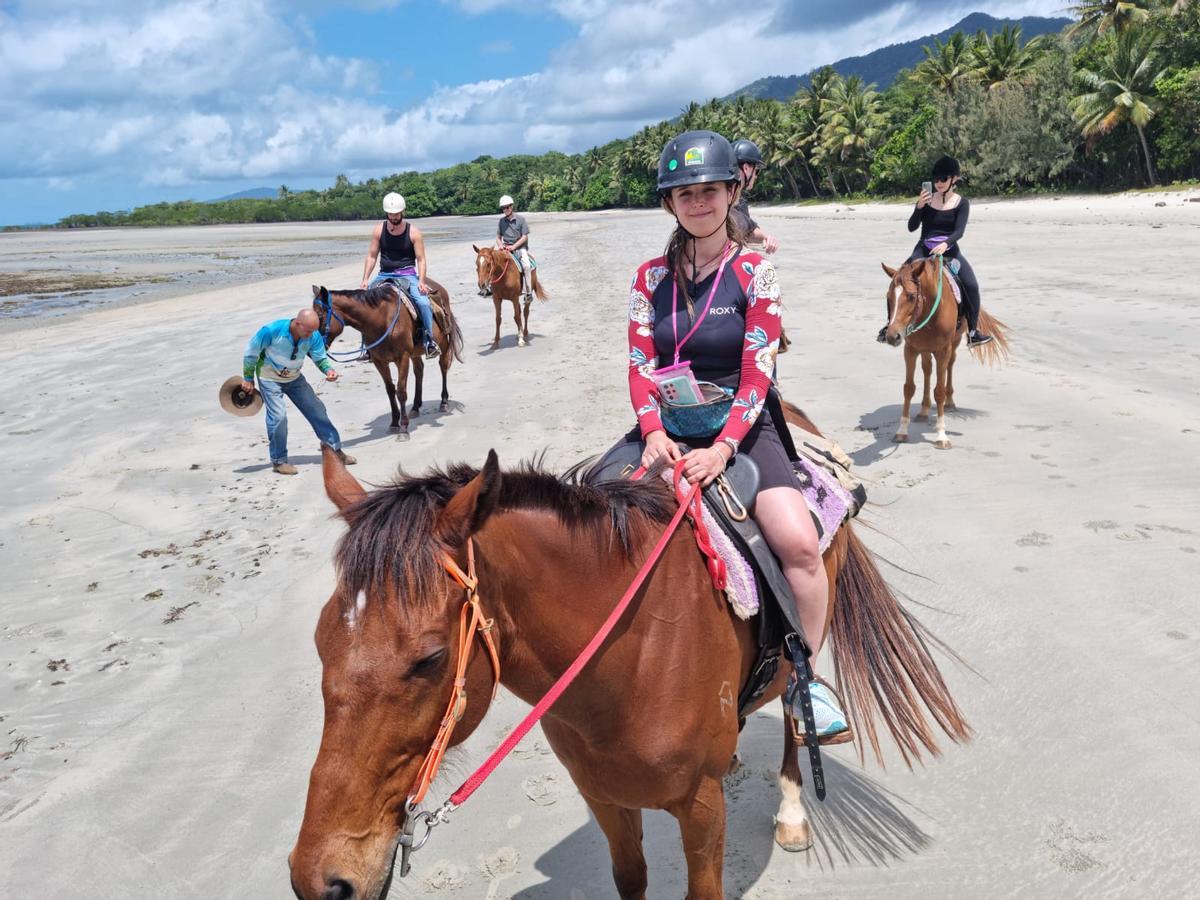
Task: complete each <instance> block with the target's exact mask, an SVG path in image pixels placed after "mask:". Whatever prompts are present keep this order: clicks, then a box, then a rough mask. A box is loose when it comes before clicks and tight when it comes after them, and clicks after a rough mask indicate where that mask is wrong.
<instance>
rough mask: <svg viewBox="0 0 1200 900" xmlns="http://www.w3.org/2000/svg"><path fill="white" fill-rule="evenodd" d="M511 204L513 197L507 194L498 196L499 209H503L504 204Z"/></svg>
mask: <svg viewBox="0 0 1200 900" xmlns="http://www.w3.org/2000/svg"><path fill="white" fill-rule="evenodd" d="M512 205H513V198H512V197H510V196H508V194H505V195H504V196H503V197H501V198H500V208H501V209H504V207H506V206H512Z"/></svg>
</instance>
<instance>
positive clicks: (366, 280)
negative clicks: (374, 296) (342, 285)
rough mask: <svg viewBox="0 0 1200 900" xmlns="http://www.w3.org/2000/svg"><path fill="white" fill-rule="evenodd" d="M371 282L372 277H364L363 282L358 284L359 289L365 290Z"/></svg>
mask: <svg viewBox="0 0 1200 900" xmlns="http://www.w3.org/2000/svg"><path fill="white" fill-rule="evenodd" d="M370 283H371V279H370V278H364V279H363V280H362V284H360V285H359V286H358V289H359V290H360V291H365V290H366V289H367V286H368V285H369V284H370Z"/></svg>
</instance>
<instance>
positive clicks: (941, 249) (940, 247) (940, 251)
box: [929, 241, 950, 256]
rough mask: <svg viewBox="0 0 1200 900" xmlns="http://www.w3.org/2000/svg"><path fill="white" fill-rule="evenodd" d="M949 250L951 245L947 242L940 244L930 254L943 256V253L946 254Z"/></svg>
mask: <svg viewBox="0 0 1200 900" xmlns="http://www.w3.org/2000/svg"><path fill="white" fill-rule="evenodd" d="M949 249H950V245H949V244H947V243H946V242H945V241H942V242H941V243H940V244H938V245H937V246H936V247H934V248H933V249H932V250H930V251H929V252H930V253H932V254H933V255H934V256H941V255H942V254H943V253H945V252H946V251H947V250H949Z"/></svg>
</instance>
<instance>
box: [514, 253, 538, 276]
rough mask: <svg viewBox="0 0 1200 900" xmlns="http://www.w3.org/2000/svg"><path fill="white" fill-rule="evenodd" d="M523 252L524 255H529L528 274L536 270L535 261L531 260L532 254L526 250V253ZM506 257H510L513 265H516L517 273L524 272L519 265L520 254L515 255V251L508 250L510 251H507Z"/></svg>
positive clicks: (523, 268) (522, 267)
mask: <svg viewBox="0 0 1200 900" xmlns="http://www.w3.org/2000/svg"><path fill="white" fill-rule="evenodd" d="M525 252H526V253H528V255H529V271H530V272H532V271H533V270H534V269H536V268H537V260H536V259H534V258H533V254H532V253H529V251H528V250H527V251H525ZM508 255H509V256H510V257H512V261H513V262H514V263H516V265H517V271H519V272H524V271H525V267H524V266H522V265H521V256H520V254H519V253H517V252H516V251H513V250H510V251H508Z"/></svg>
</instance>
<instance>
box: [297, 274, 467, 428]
mask: <svg viewBox="0 0 1200 900" xmlns="http://www.w3.org/2000/svg"><path fill="white" fill-rule="evenodd" d="M426 281H427V282H428V284H429V288H430V290H429V299H430V300H431V301H432V302H434V303H436V304H438V305H439V306H441V307H442V309H443V310H445V312H446V318H447V320H448V321H449V330H448V331H447V329H445V328H443V327H442V325H441V323H439V322H438V321H437V316H434V323H433V330H434V340H435V341H437V345H438V348H439V349H440V350H441V351H442V355H441V356H439V357H438V365H439V366H441V369H442V403H441V405H440V406H439V407H438V408H439V409H440V410H441V411H442V412H445V411H446V410H448V409H449V408H450V391H449V389H448V388H447V386H446V377H447V374H448V373H449V371H450V364H451V363H452V362H453V361H454V359H455V358H457V359H458V361H459V362H462V346H463V339H462V332H461V331H459V328H458V322H456V321H455V319H454V313H453V312H452V311H451V309H450V295H449V294H448V293H447V292H446V289H445V288H444V287H442V286H441V285H440V284H438V283H437V282H436V281H434V280H433V279H432V278H429V279H426ZM312 289H313V309H314V310H315V311H316V313H317V315H318V316H320V318H321V334H322V335H323V336H324V337H325V344H326V346H329V345H332V344H333V342H334V341H335V340H336V339H337V337H338V335H340V334H341V333H342V331H343V330H344V329H345V327H346V326H347V325H348V326H350V327H351V328H356V329H358V331H359V332H361V333H362V338H363V344H364V346H368V345H371V344H373V343H374V342H375V341H379V343H377V344H375V346H373V347H371V349H370V351H369V353H370V356H371V362H372V363H373V364H374V366H375V369H376V370H377V371H378V372H379V377H380V378H382V379H383V386H384V389H385V390H386V391H387V395H388V403H390V404H391V406H392V424H391V427H392V428H399V429H400V433H401V434H402V435H406V434H408V409H407V406H408V365H409V361H410V360H411V361H412V367H413V378H414V380H415V382H416V384H415V386H414V391H413V405H412V414H413V415H414V416H419V415H420V414H421V388H422V386H423V383H424V381H425V357H424V348H423V347H422V346H421V344H420V342H419V341H417V340H416V323H415V322H414V321H413V317H412V316H411V315H409V314H408V313H407V312H405V311H404V310H403V309H401V308H400V307H399V303H400V289H399V288H398V287H397V286H396V285H394V284H392V283H391V282H385V283H383V284H380V285H377V286H375V287H373V288H370V289H369V290H365V291H358V290H355V291H331V290H329V289H328V288H325V287H323V286H320V285H315V284H314V285H313V286H312ZM389 327H390V332H389ZM385 335H386V337H385ZM393 363H395V365H396V370H397V372H398V373H399V378H398V380H397V381H396V383H395V384H393V383H392V370H391V366H392V364H393ZM397 392H398V393H399V396H400V400H399V403H397V401H396V395H397Z"/></svg>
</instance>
